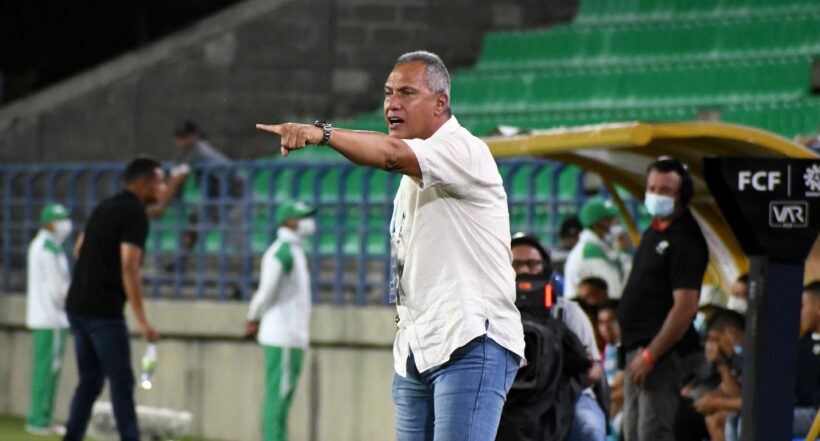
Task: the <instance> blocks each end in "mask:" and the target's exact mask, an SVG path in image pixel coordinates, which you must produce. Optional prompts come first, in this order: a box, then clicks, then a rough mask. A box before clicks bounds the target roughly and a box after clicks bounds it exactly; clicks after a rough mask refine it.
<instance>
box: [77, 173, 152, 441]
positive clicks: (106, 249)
mask: <svg viewBox="0 0 820 441" xmlns="http://www.w3.org/2000/svg"><path fill="white" fill-rule="evenodd" d="M124 178H125V188H124V189H123V191H122V192H120V193H119V194H117V195H115V196H113V197H111V198H108V199H106V200H104V201H102V202H101V203H100V204H99V205H97V207H96V208H94V211H93V212H92V213H91V216H90V217H89V218H88V222H86V225H85V230H84V232H83V234H82V235H81V236H80V238H79V239H78V241H80V242H81V243H80V244H79V245H78V249H79V259H78V260H77V265H76V266H75V268H74V276H73V278H72V282H71V286H70V287H69V289H68V297H67V298H66V312H67V313H68V321H69V323H70V325H71V331H72V333H73V335H74V349H75V353H76V356H77V368H78V371H79V384H78V385H77V388H76V390H75V391H74V397H73V398H72V400H71V407H70V411H69V417H68V422H67V423H66V434H65V437H64V438H63V440H64V441H80V440H82V439H83V437H84V436H85V431H86V428H87V427H88V421H89V419H90V417H91V408H92V406H93V405H94V401H95V400H96V399H97V397H98V396H99V395H100V392H101V391H102V388H103V383H104V381H105V379H106V378H107V379H108V381H109V384H110V387H111V404H112V407H113V409H114V418H115V419H116V421H117V430H118V431H119V434H120V439H121V440H123V441H138V440H139V439H140V436H139V427H138V425H137V415H136V409H135V405H134V373H133V371H132V369H131V347H130V342H129V339H128V328H127V327H126V324H125V316H124V314H123V312H124V308H125V302H126V301H127V302H128V303H129V304H130V305H131V310H132V312H133V313H134V317H135V318H136V321H137V326H138V327H139V331H140V334H142V337H143V338H144V339H145V340H146V341H148V342H155V341H157V339H159V333H157V331H156V330H155V329H154V328H153V327H152V326H151V324H150V323H149V322H148V319H147V318H146V316H145V311H144V309H143V305H142V281H141V278H140V265H141V263H142V253H143V249H144V246H145V238H146V236H147V235H148V216H147V214H146V212H145V208H146V206H148V205H150V204H153V203H155V202H157V201H158V200H159V198H160V197H161V195H162V193H163V192H164V191H165V188H166V184H165V176H164V174H163V171H162V166H161V165H160V163H159V162H157V161H155V160H153V159H148V158H138V159H134V160H133V161H131V162H130V163H129V164H128V166H127V167H126V169H125V175H124Z"/></svg>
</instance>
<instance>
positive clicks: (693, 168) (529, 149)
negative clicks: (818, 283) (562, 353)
mask: <svg viewBox="0 0 820 441" xmlns="http://www.w3.org/2000/svg"><path fill="white" fill-rule="evenodd" d="M485 141H486V142H487V144H488V145H489V146H490V150H491V151H492V153H493V155H494V156H495V157H496V158H504V157H514V156H532V157H537V158H545V159H551V160H556V161H560V162H563V163H565V164H572V165H577V166H579V167H581V168H583V169H586V170H589V171H591V172H594V173H596V174H598V175H599V176H600V177H601V178H602V179H603V181H604V185H605V186H606V187H607V188H608V189H609V193H610V194H611V195H613V197H614V199H615V203H616V204H618V206H619V208H620V209H621V212H622V213H623V214H624V219H626V220H627V223H628V224H629V225H628V227H629V228H630V231H631V232H632V235H633V238H634V239H636V241H637V238H638V232H637V231H636V229H635V224H634V221H633V220H632V219H631V218H630V216H629V215H628V213H627V211H626V209H625V205H624V204H623V202H622V201H621V200H620V198H619V197H618V196H617V192H616V191H615V187H614V186H615V185H618V186H620V187H622V188H624V189H625V190H627V191H628V192H630V193H631V194H632V195H633V196H634V197H635V198H637V199H639V200H643V193H644V185H645V180H646V167H647V166H648V165H649V164H650V163H651V162H652V161H653V160H654V159H655V158H657V157H659V156H671V157H674V158H677V159H679V160H681V161H683V162H684V163H685V164H686V165H687V166H688V167H689V171H690V173H691V175H692V178H693V180H694V183H695V197H694V198H693V200H692V203H691V208H692V210H693V211H694V213H695V215H696V217H697V219H698V221H699V222H700V225H701V229H702V230H703V233H704V235H705V236H706V240H707V242H708V243H709V251H710V257H711V263H710V268H709V270H708V272H707V282H709V283H712V284H716V285H720V286H721V287H722V288H723V289H724V290H728V288H729V286H730V285H731V283H732V282H733V281H734V280H735V279H736V278H737V277H738V275H739V274H741V273H743V272H746V271H747V270H748V259H747V258H746V256H745V255H744V253H743V251H742V249H741V248H740V245H739V244H738V243H737V240H736V239H735V237H734V234H733V233H732V232H731V230H730V229H729V226H728V225H727V224H726V221H725V220H724V218H723V215H722V214H721V212H720V209H719V208H718V207H717V205H716V203H715V200H714V199H713V198H712V196H711V193H710V192H709V189H708V188H707V187H706V183H705V182H704V180H703V174H702V170H701V160H702V159H703V158H704V157H707V156H735V157H742V156H749V157H790V158H803V159H813V158H820V156H818V155H817V154H815V153H814V152H812V151H811V150H809V149H807V148H805V147H802V146H800V145H797V144H794V143H793V142H791V141H789V140H787V139H785V138H782V137H780V136H778V135H774V134H772V133H769V132H765V131H762V130H758V129H754V128H751V127H746V126H740V125H733V124H724V123H711V122H682V123H642V122H629V123H616V124H598V125H590V126H581V127H571V128H559V129H552V130H533V131H528V132H526V133H518V134H514V135H510V136H491V137H487V138H485ZM815 249H817V247H815ZM810 259H811V257H810ZM808 270H809V268H807V274H808V273H809V271H808ZM726 292H728V291H726Z"/></svg>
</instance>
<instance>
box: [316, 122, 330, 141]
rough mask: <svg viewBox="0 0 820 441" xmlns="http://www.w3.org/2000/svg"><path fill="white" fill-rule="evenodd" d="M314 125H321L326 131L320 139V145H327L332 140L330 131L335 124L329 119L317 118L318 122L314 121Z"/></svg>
mask: <svg viewBox="0 0 820 441" xmlns="http://www.w3.org/2000/svg"><path fill="white" fill-rule="evenodd" d="M313 125H314V126H316V127H319V128H321V129H322V131H323V132H324V135H323V136H322V140H321V141H319V144H318V145H327V143H328V142H330V133H331V132H332V131H333V124H331V123H330V122H328V121H322V120H319V119H317V120H316V122H314V123H313Z"/></svg>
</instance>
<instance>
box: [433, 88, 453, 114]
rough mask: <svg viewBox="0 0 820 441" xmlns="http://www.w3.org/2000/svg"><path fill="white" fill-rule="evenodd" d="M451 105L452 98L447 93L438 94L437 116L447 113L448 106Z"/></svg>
mask: <svg viewBox="0 0 820 441" xmlns="http://www.w3.org/2000/svg"><path fill="white" fill-rule="evenodd" d="M449 104H450V97H449V96H447V94H446V93H443V92H440V93H437V94H436V110H435V113H436V116H438V115H441V114H443V113H444V112H446V111H447V106H449Z"/></svg>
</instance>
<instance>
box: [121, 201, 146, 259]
mask: <svg viewBox="0 0 820 441" xmlns="http://www.w3.org/2000/svg"><path fill="white" fill-rule="evenodd" d="M124 215H125V222H124V225H123V228H122V236H121V237H120V242H121V243H122V242H125V243H130V244H131V245H136V246H138V247H140V249H145V238H146V237H147V236H148V216H146V214H145V210H143V209H142V208H141V207H140V208H135V209H132V210H129V211H128V212H127V213H125V214H124Z"/></svg>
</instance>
